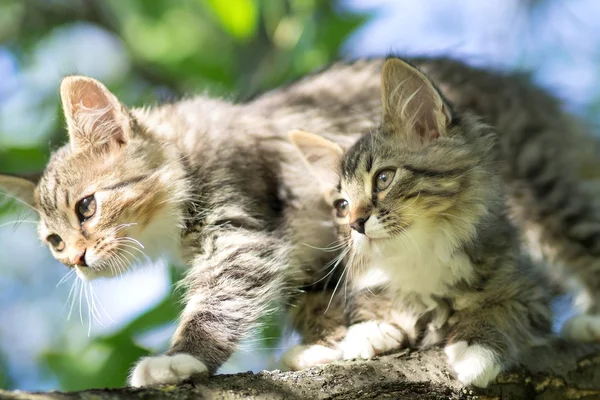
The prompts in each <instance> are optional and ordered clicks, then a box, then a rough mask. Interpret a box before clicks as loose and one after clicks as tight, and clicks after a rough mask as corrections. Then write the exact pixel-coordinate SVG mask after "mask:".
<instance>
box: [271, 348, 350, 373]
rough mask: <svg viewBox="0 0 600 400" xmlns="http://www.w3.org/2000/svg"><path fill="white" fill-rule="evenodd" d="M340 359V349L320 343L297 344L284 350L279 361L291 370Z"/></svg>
mask: <svg viewBox="0 0 600 400" xmlns="http://www.w3.org/2000/svg"><path fill="white" fill-rule="evenodd" d="M341 359H342V352H341V351H340V350H336V349H331V348H329V347H325V346H321V345H320V344H311V345H298V346H294V347H292V348H291V349H289V350H288V351H286V352H285V354H284V355H283V357H282V358H281V361H282V362H283V364H284V365H285V366H286V367H287V368H289V369H290V370H292V371H299V370H302V369H307V368H310V367H314V366H316V365H322V364H328V363H330V362H334V361H337V360H341Z"/></svg>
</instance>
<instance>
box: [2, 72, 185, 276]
mask: <svg viewBox="0 0 600 400" xmlns="http://www.w3.org/2000/svg"><path fill="white" fill-rule="evenodd" d="M61 94H62V97H63V106H64V108H65V114H66V117H67V122H68V125H69V135H70V138H71V141H70V143H69V144H67V145H65V146H64V147H63V148H61V149H60V150H58V151H57V152H55V153H54V154H53V156H52V158H51V160H50V162H49V164H48V166H47V168H46V170H45V172H44V174H43V176H42V178H41V180H40V181H39V183H38V184H37V187H35V189H34V185H33V184H27V183H26V182H25V181H15V180H14V178H13V181H11V182H9V181H8V180H7V179H9V178H7V177H1V176H0V187H1V188H3V189H5V190H8V191H9V192H12V193H13V194H14V195H16V196H18V197H19V198H21V199H22V200H24V201H26V202H27V203H29V204H30V205H32V206H33V207H34V208H35V209H36V210H37V211H38V213H39V215H40V222H39V227H38V232H39V236H40V239H41V240H42V242H44V243H46V244H47V245H48V247H49V248H50V250H51V252H52V254H53V255H54V257H55V258H56V259H57V260H58V261H60V262H61V263H63V264H65V265H66V266H68V267H69V268H75V269H76V271H77V274H78V276H79V277H80V278H82V279H93V278H96V277H110V276H114V275H118V274H121V273H123V272H124V271H125V270H127V269H128V268H129V267H130V266H131V265H132V264H133V263H135V262H136V261H138V260H144V259H145V258H147V257H156V256H158V255H160V254H161V253H162V252H163V251H164V250H167V249H168V248H170V247H174V246H176V242H177V240H178V237H179V235H178V229H179V227H178V224H180V223H181V215H182V213H181V207H180V204H181V201H182V200H183V198H184V197H185V193H184V191H183V190H182V189H181V184H180V183H181V181H182V180H183V172H182V171H181V170H180V169H178V166H177V165H176V163H174V162H173V161H171V160H173V159H174V157H173V155H172V154H169V152H170V151H172V150H171V149H169V148H167V147H165V146H164V145H161V144H160V143H158V142H156V141H155V140H154V139H152V138H151V137H150V136H148V135H146V134H145V132H144V131H143V130H142V129H141V128H139V127H138V126H137V124H136V123H135V121H134V120H133V118H132V117H130V115H129V113H128V112H127V110H126V109H125V108H124V107H123V106H121V105H120V103H118V101H117V100H116V98H114V96H112V94H111V93H110V92H108V90H106V88H105V87H104V86H102V85H101V84H100V83H98V82H96V81H93V80H91V79H89V78H83V77H72V78H67V79H66V80H65V81H64V82H63V85H62V87H61ZM19 184H20V185H21V186H20V188H21V189H20V191H19V190H17V189H18V185H19ZM11 189H12V190H11ZM29 190H30V191H31V192H32V193H31V194H27V196H24V195H23V194H25V193H28V191H29Z"/></svg>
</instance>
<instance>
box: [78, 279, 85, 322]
mask: <svg viewBox="0 0 600 400" xmlns="http://www.w3.org/2000/svg"><path fill="white" fill-rule="evenodd" d="M84 286H85V282H84V281H81V285H80V286H79V321H80V322H81V325H82V326H83V313H82V309H81V307H82V305H81V302H82V301H83V287H84Z"/></svg>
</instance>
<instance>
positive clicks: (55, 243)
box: [46, 234, 65, 251]
mask: <svg viewBox="0 0 600 400" xmlns="http://www.w3.org/2000/svg"><path fill="white" fill-rule="evenodd" d="M46 240H47V241H48V243H50V244H51V245H52V247H54V250H55V251H63V250H64V249H65V242H64V241H63V240H62V238H61V237H60V236H58V235H55V234H52V235H50V236H48V237H47V238H46Z"/></svg>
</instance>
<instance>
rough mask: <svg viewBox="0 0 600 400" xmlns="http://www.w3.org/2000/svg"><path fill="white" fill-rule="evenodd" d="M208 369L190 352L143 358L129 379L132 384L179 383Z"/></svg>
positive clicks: (138, 385) (137, 385)
mask: <svg viewBox="0 0 600 400" xmlns="http://www.w3.org/2000/svg"><path fill="white" fill-rule="evenodd" d="M207 373H208V369H207V368H206V366H205V365H204V364H203V363H202V362H201V361H199V360H198V359H197V358H195V357H192V356H190V355H189V354H175V355H172V356H158V357H147V358H143V359H142V360H141V361H140V362H139V363H138V364H137V365H136V366H135V368H134V370H133V373H132V374H131V377H130V379H129V381H130V383H131V386H134V387H140V386H150V385H162V384H177V383H179V382H182V381H184V380H186V379H188V378H189V377H191V376H192V375H199V374H207Z"/></svg>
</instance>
